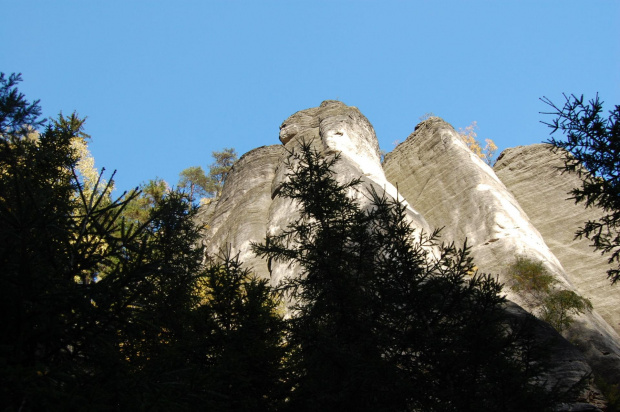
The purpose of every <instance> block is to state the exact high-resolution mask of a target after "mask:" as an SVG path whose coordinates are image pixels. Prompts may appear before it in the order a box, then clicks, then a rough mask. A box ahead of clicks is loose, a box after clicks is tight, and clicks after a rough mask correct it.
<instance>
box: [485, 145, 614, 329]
mask: <svg viewBox="0 0 620 412" xmlns="http://www.w3.org/2000/svg"><path fill="white" fill-rule="evenodd" d="M563 165H564V161H563V160H562V156H561V155H560V154H559V153H554V152H552V151H551V148H550V147H549V146H548V145H545V144H535V145H531V146H519V147H515V148H512V149H507V150H505V151H504V152H502V154H501V156H500V157H499V159H498V160H497V163H496V164H495V166H494V170H495V173H497V176H498V177H499V178H500V179H501V180H502V182H503V183H504V184H505V185H506V187H507V188H508V190H510V192H511V193H512V194H513V195H514V197H515V198H516V199H517V201H518V202H519V204H520V205H521V207H522V208H523V210H524V211H525V212H526V213H527V215H528V217H529V218H530V221H531V222H532V223H533V224H534V226H536V228H537V229H538V230H539V231H540V233H541V235H542V236H543V238H544V240H545V243H546V244H547V245H548V246H549V249H550V250H551V252H553V254H554V255H555V256H557V258H558V259H559V261H560V262H561V264H562V266H563V268H564V270H565V272H566V276H567V278H568V280H569V281H570V282H571V284H572V285H573V286H574V287H575V289H576V290H577V291H578V292H579V293H580V294H581V295H582V296H584V297H587V298H588V299H590V300H591V301H592V304H593V305H594V308H595V309H596V311H597V312H598V313H599V314H600V315H601V316H602V317H603V319H605V320H606V321H607V323H609V324H610V325H611V326H612V327H613V328H614V329H615V330H616V332H620V310H618V302H620V286H611V285H610V283H609V280H608V279H607V277H606V272H607V270H608V269H609V268H610V267H611V266H610V265H609V264H608V263H607V257H605V256H602V255H601V254H600V253H596V252H595V251H594V250H593V248H592V247H591V246H590V241H589V240H588V239H586V238H582V239H576V238H575V231H576V230H577V228H579V227H582V226H583V225H584V223H585V222H586V221H588V220H597V219H599V218H600V217H601V216H602V215H603V211H602V210H600V209H598V208H597V207H590V208H587V209H586V208H585V207H584V206H583V204H575V202H574V200H572V199H569V197H570V195H569V192H570V191H571V190H572V189H574V188H577V187H581V181H580V180H579V177H578V176H576V175H575V174H570V173H563V172H562V167H563Z"/></svg>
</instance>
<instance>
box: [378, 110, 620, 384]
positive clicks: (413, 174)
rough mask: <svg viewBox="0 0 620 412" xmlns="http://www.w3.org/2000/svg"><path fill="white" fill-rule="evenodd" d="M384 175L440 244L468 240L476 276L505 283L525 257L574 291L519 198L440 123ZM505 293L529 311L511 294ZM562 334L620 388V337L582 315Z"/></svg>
mask: <svg viewBox="0 0 620 412" xmlns="http://www.w3.org/2000/svg"><path fill="white" fill-rule="evenodd" d="M384 170H385V173H386V176H387V178H388V180H389V181H390V182H392V183H393V184H395V185H398V188H399V191H400V192H401V193H402V194H403V196H404V197H405V199H406V200H407V201H408V202H409V203H410V204H411V205H413V207H415V208H416V210H418V211H419V212H420V213H421V214H422V215H423V216H424V217H425V218H426V219H427V221H428V222H429V223H430V224H431V225H432V226H434V227H443V228H444V229H443V231H442V233H443V240H444V241H447V242H452V241H454V242H456V244H457V245H462V244H463V243H464V242H465V241H467V244H468V245H469V246H470V247H471V252H472V256H473V257H474V261H475V263H476V265H477V266H478V268H479V269H480V271H482V272H485V273H492V274H498V275H499V278H500V280H501V281H502V282H504V283H506V282H508V281H509V276H508V273H507V270H506V269H507V267H508V266H509V265H510V264H511V263H512V262H514V259H515V257H516V256H517V255H523V256H527V257H529V258H532V259H535V260H538V261H542V262H543V264H544V265H545V267H546V268H547V269H548V271H549V272H550V273H551V274H552V275H553V276H554V277H555V278H556V280H557V281H558V284H559V286H560V287H562V288H565V289H569V290H575V289H574V287H573V285H572V283H571V282H570V280H569V278H568V276H567V274H566V272H565V270H564V268H563V267H562V264H561V263H560V261H559V260H558V259H557V257H556V256H555V255H554V254H553V252H552V251H551V250H550V249H549V247H548V246H547V244H546V243H545V241H544V239H543V237H542V236H541V234H540V233H539V232H538V230H537V229H536V228H535V227H534V225H533V224H532V222H531V221H530V219H529V218H528V216H527V214H526V213H525V211H524V210H523V209H522V208H521V206H520V204H519V202H518V201H517V199H516V198H515V197H514V196H513V195H512V194H511V193H510V191H509V190H508V189H507V188H506V186H504V184H503V183H502V182H501V181H500V179H499V178H498V177H497V175H496V174H495V173H494V171H493V169H491V167H489V166H488V165H486V164H485V163H484V162H483V161H482V160H481V159H480V158H479V157H478V156H476V155H475V154H474V153H473V152H471V150H469V149H468V148H467V146H466V145H465V143H464V142H463V140H462V139H461V138H460V137H459V135H458V133H457V132H456V131H455V130H454V128H453V127H452V126H450V125H449V124H448V123H446V122H444V121H443V120H442V119H439V118H430V119H428V120H426V121H424V122H422V123H420V124H419V125H418V126H417V127H416V130H415V131H414V133H412V134H411V135H410V136H409V137H408V138H407V140H406V141H405V142H403V143H402V144H400V145H399V146H398V147H396V149H394V151H393V152H392V153H389V154H388V155H387V156H386V160H385V163H384ZM504 292H505V293H506V294H507V296H508V298H509V299H510V300H512V301H514V302H516V303H518V304H520V305H522V306H524V307H526V308H529V309H533V308H532V307H531V306H530V305H529V304H528V302H527V301H526V300H525V299H524V298H523V297H522V296H520V295H518V294H516V293H515V292H513V291H512V290H510V289H509V288H507V287H506V288H504ZM567 334H568V335H569V336H570V337H571V339H572V340H573V341H574V342H575V344H576V345H577V346H578V347H580V349H581V350H582V352H584V353H585V354H586V357H587V358H588V360H589V362H590V364H591V365H592V366H593V367H594V368H595V370H597V371H600V372H603V373H604V374H606V375H607V376H610V377H613V379H614V381H615V382H620V337H619V336H618V334H617V333H616V332H615V331H614V330H613V329H612V328H611V327H610V325H609V324H608V323H607V322H605V321H604V320H603V319H602V318H601V317H600V315H599V314H598V313H597V312H596V311H593V312H592V313H588V314H585V315H581V316H579V317H578V318H577V320H576V322H575V323H574V324H573V326H572V327H571V329H570V330H569V331H568V333H567Z"/></svg>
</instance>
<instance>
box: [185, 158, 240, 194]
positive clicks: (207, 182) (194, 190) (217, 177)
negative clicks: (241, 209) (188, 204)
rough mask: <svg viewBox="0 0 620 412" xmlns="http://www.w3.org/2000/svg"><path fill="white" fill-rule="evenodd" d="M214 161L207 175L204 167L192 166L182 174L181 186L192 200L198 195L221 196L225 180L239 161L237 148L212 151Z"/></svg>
mask: <svg viewBox="0 0 620 412" xmlns="http://www.w3.org/2000/svg"><path fill="white" fill-rule="evenodd" d="M212 155H213V159H214V162H213V163H212V164H211V165H210V166H209V174H208V175H206V174H205V172H204V170H203V169H202V167H200V166H192V167H188V168H187V169H185V170H183V171H182V172H181V173H180V174H179V177H180V180H179V188H181V189H183V190H185V191H187V192H189V197H190V199H191V200H192V201H194V200H195V197H196V196H200V197H207V198H219V197H220V194H221V193H222V189H223V188H224V182H225V181H226V177H227V176H228V173H229V172H230V170H231V169H232V166H233V164H234V163H235V162H236V161H237V153H236V152H235V149H230V148H229V149H224V150H222V151H221V152H212Z"/></svg>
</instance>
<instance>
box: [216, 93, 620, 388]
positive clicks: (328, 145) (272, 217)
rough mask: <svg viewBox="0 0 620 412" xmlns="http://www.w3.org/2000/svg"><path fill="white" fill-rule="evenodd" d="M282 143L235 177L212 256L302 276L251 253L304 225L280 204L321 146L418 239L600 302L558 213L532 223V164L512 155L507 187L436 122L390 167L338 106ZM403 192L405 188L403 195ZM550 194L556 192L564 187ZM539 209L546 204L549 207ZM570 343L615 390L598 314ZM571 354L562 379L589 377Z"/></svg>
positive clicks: (614, 339) (617, 377) (616, 373)
mask: <svg viewBox="0 0 620 412" xmlns="http://www.w3.org/2000/svg"><path fill="white" fill-rule="evenodd" d="M279 137H280V141H281V143H282V145H279V146H268V147H262V148H259V149H255V150H253V151H251V152H249V153H247V154H245V155H244V156H243V157H242V158H241V159H240V160H239V161H238V162H237V163H236V164H235V166H234V168H233V170H232V171H231V173H230V175H229V177H228V179H227V181H226V185H225V187H224V189H223V192H222V196H221V198H220V200H219V201H218V202H217V203H216V204H214V205H211V206H210V211H209V213H208V215H209V216H207V217H205V223H206V226H207V233H206V235H205V243H206V245H207V249H208V252H209V253H210V254H211V255H215V254H216V253H217V251H218V250H219V249H221V248H230V249H231V251H232V252H233V254H236V253H240V257H241V259H242V261H244V262H245V263H246V264H247V265H248V266H251V267H253V270H254V272H255V273H256V274H258V275H259V276H261V277H264V278H267V279H270V280H271V282H272V284H274V285H276V284H278V282H279V281H280V280H281V279H282V277H283V276H294V275H295V274H296V273H298V268H295V267H289V266H288V265H286V264H276V263H273V264H271V263H268V262H264V261H262V260H260V259H257V258H256V257H255V256H254V255H253V254H252V252H251V248H250V243H251V242H263V241H264V239H265V235H266V234H268V233H269V234H276V233H279V232H280V231H281V230H282V229H284V228H286V227H287V225H288V224H289V223H291V222H292V221H294V220H295V219H296V218H297V217H298V212H297V205H296V204H294V203H293V202H292V201H290V200H288V199H282V198H280V197H278V196H277V194H278V191H279V189H280V187H281V185H282V183H283V182H284V181H285V180H286V179H287V173H288V171H289V168H288V166H287V159H288V158H289V154H290V152H291V151H294V150H296V149H297V148H298V147H299V145H300V143H301V142H302V141H305V142H312V145H313V146H314V147H315V148H316V149H317V150H318V151H320V152H321V153H322V154H323V155H324V156H326V157H329V156H334V155H336V154H339V155H340V156H341V159H342V160H341V161H340V162H339V163H338V164H337V169H336V174H337V178H338V179H339V180H340V181H347V180H350V179H352V178H358V177H361V178H362V181H363V183H362V188H361V189H360V191H359V192H352V193H351V195H352V196H355V197H357V199H358V200H359V201H360V202H361V204H362V205H368V199H367V198H366V197H365V196H364V195H363V193H364V191H365V190H368V189H370V188H371V187H372V188H374V189H375V190H377V191H378V192H379V193H383V191H385V193H387V194H388V195H389V196H392V197H396V196H398V197H399V198H400V199H403V198H404V199H405V200H406V201H407V202H409V203H408V205H409V206H408V217H409V220H410V224H411V225H412V226H413V227H414V228H415V229H416V233H418V234H419V233H420V231H425V232H429V231H431V230H432V229H433V228H438V227H443V228H444V229H443V231H442V238H443V240H444V241H454V242H456V244H457V245H458V244H462V243H463V242H464V241H465V240H466V239H467V243H468V245H470V246H471V247H472V255H473V257H474V259H475V262H476V264H477V266H478V267H479V269H480V270H481V271H483V272H486V273H493V274H498V275H499V276H500V280H503V281H506V280H508V278H507V273H506V268H507V266H508V265H510V264H511V263H512V262H513V261H514V259H515V257H516V256H517V255H526V256H529V257H531V258H533V259H536V260H539V261H542V262H544V265H545V266H546V268H547V269H548V270H549V271H550V272H551V273H552V274H553V276H554V277H555V278H556V279H557V281H558V282H559V284H560V285H561V286H562V287H563V288H565V289H571V290H572V289H576V290H577V291H578V292H581V293H582V294H583V295H585V296H586V297H592V296H594V295H593V294H589V293H590V292H592V291H591V290H590V289H587V285H589V284H590V283H591V279H589V278H588V279H585V278H584V277H583V273H585V269H586V268H585V267H584V266H587V267H590V264H589V263H584V261H582V260H579V262H576V261H575V260H570V259H568V258H567V256H565V255H567V254H568V255H570V254H571V253H572V252H566V253H563V252H565V251H564V249H563V248H564V247H565V245H566V244H567V243H566V242H567V241H566V239H565V238H562V239H556V238H554V237H553V236H552V235H550V234H549V232H552V231H553V230H552V229H553V227H555V226H557V225H559V224H560V223H559V222H554V223H550V224H547V219H551V218H555V217H556V216H557V213H556V211H557V210H556V209H554V208H553V205H551V206H550V208H548V209H547V210H542V209H536V210H535V211H532V212H531V213H532V215H533V216H535V217H533V218H532V220H530V217H529V216H528V214H529V213H530V209H531V205H530V203H531V204H536V203H537V199H536V197H535V196H530V197H529V199H528V197H527V194H528V193H530V192H534V193H540V187H541V183H540V182H539V180H540V179H541V177H540V174H541V173H542V172H538V171H529V172H528V170H529V169H528V168H527V167H526V168H525V171H524V172H523V173H522V172H518V173H517V172H515V170H517V169H520V168H521V167H522V166H521V164H520V163H519V162H521V161H522V160H523V159H524V155H522V154H519V153H517V152H514V153H510V152H508V153H507V154H504V155H503V157H502V159H500V162H498V165H497V166H496V170H497V173H498V174H499V175H500V177H501V179H500V177H498V175H497V174H496V173H495V171H494V170H493V169H491V168H490V167H489V166H488V165H486V164H485V163H484V162H483V161H482V160H480V159H479V158H478V157H477V156H476V155H475V154H473V153H472V152H471V151H470V150H469V149H468V148H467V147H466V145H465V144H464V143H463V141H462V140H461V139H460V138H459V136H458V134H457V133H456V132H455V130H454V129H453V128H452V126H450V125H449V124H448V123H446V122H444V121H443V120H441V119H439V118H431V119H428V120H426V121H424V122H422V123H421V124H419V125H418V126H417V127H416V129H415V131H414V133H412V135H411V136H409V138H408V139H407V140H406V141H405V142H404V143H402V144H401V145H399V146H398V147H397V148H396V149H395V150H394V151H393V152H392V153H390V154H388V155H387V157H386V160H385V163H384V165H383V167H382V165H381V163H380V154H379V146H378V141H377V138H376V136H375V132H374V129H373V127H372V125H371V124H370V122H369V121H368V120H367V119H366V118H365V117H364V116H363V115H362V114H361V113H360V112H359V110H358V109H357V108H355V107H351V106H347V105H345V104H343V103H341V102H338V101H325V102H323V103H322V104H321V105H320V106H319V107H315V108H311V109H306V110H302V111H299V112H297V113H295V114H293V115H291V116H290V117H289V118H288V119H286V120H285V121H284V122H283V123H282V125H281V127H280V136H279ZM532 156H533V157H536V155H535V154H532ZM526 172H527V173H529V174H527V173H526ZM503 180H505V181H506V184H507V185H508V186H509V188H510V189H509V188H507V187H506V185H505V184H504V182H503ZM530 180H531V181H532V182H533V183H531V184H530V183H528V184H529V186H528V184H526V183H524V182H525V181H530ZM393 184H394V185H395V184H397V185H398V188H399V191H400V193H397V191H396V188H395V186H394V185H393ZM549 185H550V186H551V187H554V185H556V183H549ZM549 193H550V192H549ZM545 196H546V195H545ZM549 196H551V195H549ZM554 201H555V200H554ZM521 202H523V205H522V204H521ZM538 203H544V202H542V201H541V200H540V198H539V199H538ZM550 215H552V216H550ZM579 218H581V217H579ZM575 219H577V218H575ZM563 222H564V221H563ZM562 224H564V223H562ZM565 224H566V225H568V224H570V222H568V220H567V221H566V223H565ZM537 228H540V230H541V232H542V234H541V232H539V230H538V229H537ZM556 253H557V255H556ZM580 253H581V252H580ZM593 255H594V254H593ZM557 256H560V259H558V257H557ZM579 265H581V266H579ZM593 265H594V264H593ZM588 276H590V275H588ZM602 277H603V278H604V275H602ZM604 287H605V288H611V287H610V286H608V285H606V286H604ZM504 292H505V293H507V295H508V297H509V298H510V299H511V300H512V301H514V302H516V303H519V304H521V305H523V306H526V307H527V302H525V300H524V299H523V298H522V297H521V296H519V295H518V294H516V293H514V292H513V291H511V290H510V289H508V288H505V289H504ZM611 295H612V296H611V297H608V298H605V299H607V301H606V303H605V304H599V303H596V302H595V306H596V308H597V309H598V308H601V310H603V312H604V313H606V317H607V319H610V320H611V321H612V322H614V321H615V320H614V319H616V318H614V317H613V316H609V313H607V312H605V311H608V312H609V311H613V306H614V305H615V306H616V307H617V304H618V303H619V301H620V299H619V298H618V297H617V296H616V295H613V294H611ZM603 300H604V299H603ZM569 335H570V336H571V339H572V341H573V342H574V343H575V344H576V346H578V347H579V348H580V350H581V351H582V352H583V353H584V354H585V355H586V358H587V359H588V362H589V363H590V364H591V365H592V366H593V367H594V368H595V370H596V371H597V373H601V374H603V375H604V376H605V377H606V378H607V379H608V380H609V381H613V382H620V337H618V335H617V333H616V332H615V331H614V330H613V329H612V328H611V327H610V326H609V324H608V323H607V322H606V321H605V320H603V319H602V318H601V317H600V316H599V315H598V313H597V312H596V310H595V311H594V312H592V313H589V314H586V315H583V316H581V317H579V319H578V320H577V322H576V323H575V325H574V327H573V329H571V331H569ZM562 350H563V351H564V352H563V353H565V354H566V355H562V356H563V358H562V359H563V360H562V361H561V362H559V363H558V365H563V366H558V368H559V369H558V370H557V375H558V376H564V375H566V376H569V375H570V374H571V373H572V374H573V375H575V376H580V373H582V372H584V371H586V370H587V368H588V367H587V365H585V364H584V363H583V361H582V360H580V359H581V358H579V356H580V355H577V354H575V353H574V352H570V350H569V349H566V348H565V349H562ZM569 352H570V353H572V355H568V353H569ZM579 365H581V366H579ZM571 368H573V369H571ZM576 371H577V372H579V373H577V372H576Z"/></svg>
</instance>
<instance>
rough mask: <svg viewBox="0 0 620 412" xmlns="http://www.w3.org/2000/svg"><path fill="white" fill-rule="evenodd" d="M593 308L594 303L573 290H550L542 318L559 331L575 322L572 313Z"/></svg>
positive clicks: (544, 302)
mask: <svg viewBox="0 0 620 412" xmlns="http://www.w3.org/2000/svg"><path fill="white" fill-rule="evenodd" d="M590 310H592V303H590V301H589V300H588V299H586V298H583V297H581V296H579V295H578V294H576V293H575V292H573V291H572V290H556V291H553V292H550V293H549V294H548V295H547V296H546V297H545V299H544V300H543V306H542V319H543V320H544V321H546V322H549V323H550V324H551V325H552V326H553V327H554V328H556V329H557V330H558V331H560V332H561V331H563V330H564V329H566V328H567V327H569V326H570V325H571V323H573V320H574V319H573V318H572V317H571V314H575V315H577V314H580V313H585V312H586V311H590Z"/></svg>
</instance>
